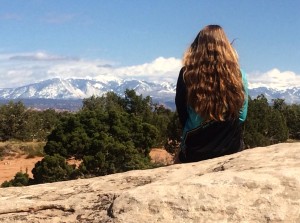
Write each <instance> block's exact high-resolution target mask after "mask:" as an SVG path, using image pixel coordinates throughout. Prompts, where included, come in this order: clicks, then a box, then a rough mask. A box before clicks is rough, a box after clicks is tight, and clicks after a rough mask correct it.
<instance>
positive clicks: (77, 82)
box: [0, 78, 175, 100]
mask: <svg viewBox="0 0 300 223" xmlns="http://www.w3.org/2000/svg"><path fill="white" fill-rule="evenodd" d="M126 89H134V90H135V91H136V92H137V93H138V94H142V95H144V96H147V95H150V96H152V97H153V98H157V99H161V98H164V99H167V100H168V99H171V98H172V99H173V98H174V95H175V85H174V84H169V83H162V84H160V83H154V82H146V81H140V80H123V81H114V80H113V81H103V82H102V81H96V80H86V79H66V80H63V79H60V78H54V79H49V80H45V81H42V82H39V83H35V84H30V85H26V86H22V87H18V88H4V89H0V99H29V98H45V99H83V98H88V97H91V96H93V95H95V96H101V95H103V94H104V93H106V92H108V91H113V92H115V93H117V94H119V95H123V94H124V91H125V90H126Z"/></svg>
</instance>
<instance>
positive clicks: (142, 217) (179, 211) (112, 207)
mask: <svg viewBox="0 0 300 223" xmlns="http://www.w3.org/2000/svg"><path fill="white" fill-rule="evenodd" d="M0 222H7V223H8V222H9V223H12V222H34V223H36V222H51V223H55V222H116V223H117V222H124V223H145V222H167V223H171V222H180V223H182V222H197V223H198V222H300V143H284V144H278V145H273V146H269V147H265V148H255V149H251V150H246V151H243V152H240V153H237V154H234V155H230V156H224V157H220V158H216V159H212V160H207V161H203V162H198V163H190V164H177V165H171V166H168V167H162V168H157V169H152V170H143V171H130V172H126V173H121V174H114V175H109V176H105V177H97V178H91V179H80V180H74V181H67V182H58V183H52V184H43V185H34V186H30V187H22V188H2V189H0Z"/></svg>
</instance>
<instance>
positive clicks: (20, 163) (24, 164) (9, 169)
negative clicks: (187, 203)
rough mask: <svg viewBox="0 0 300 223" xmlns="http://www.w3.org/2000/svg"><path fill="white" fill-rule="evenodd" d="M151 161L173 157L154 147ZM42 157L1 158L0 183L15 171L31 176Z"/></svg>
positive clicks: (164, 161) (167, 162)
mask: <svg viewBox="0 0 300 223" xmlns="http://www.w3.org/2000/svg"><path fill="white" fill-rule="evenodd" d="M150 157H151V159H152V162H154V163H159V164H162V165H170V164H172V163H173V157H172V155H170V154H169V153H168V152H167V151H166V150H164V149H159V148H154V149H152V150H151V152H150ZM42 159H43V157H34V158H30V159H26V155H22V156H14V157H12V156H8V157H5V158H4V159H3V160H0V185H1V183H3V182H4V181H6V180H7V181H9V180H11V179H13V178H14V176H15V175H16V173H17V172H23V173H25V172H26V171H27V173H28V174H29V176H30V177H31V178H32V173H31V170H32V169H33V168H34V165H35V163H37V162H38V161H40V160H42ZM68 162H69V163H70V164H76V165H77V166H78V165H79V164H80V162H79V161H74V160H69V161H68Z"/></svg>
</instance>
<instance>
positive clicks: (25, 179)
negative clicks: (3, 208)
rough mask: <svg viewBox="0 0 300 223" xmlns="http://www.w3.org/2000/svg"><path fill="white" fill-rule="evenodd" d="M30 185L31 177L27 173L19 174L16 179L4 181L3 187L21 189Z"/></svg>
mask: <svg viewBox="0 0 300 223" xmlns="http://www.w3.org/2000/svg"><path fill="white" fill-rule="evenodd" d="M28 185H29V175H28V174H27V173H22V172H17V173H16V175H15V177H14V179H12V180H10V181H4V182H3V183H2V184H1V187H21V186H28Z"/></svg>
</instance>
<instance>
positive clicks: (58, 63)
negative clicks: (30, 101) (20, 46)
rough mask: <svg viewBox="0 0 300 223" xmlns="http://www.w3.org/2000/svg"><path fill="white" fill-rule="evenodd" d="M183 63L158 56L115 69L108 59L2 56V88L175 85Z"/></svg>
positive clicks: (30, 54) (24, 55)
mask: <svg viewBox="0 0 300 223" xmlns="http://www.w3.org/2000/svg"><path fill="white" fill-rule="evenodd" d="M180 67H181V60H180V59H176V58H163V57H159V58H157V59H155V60H154V61H152V62H150V63H145V64H141V65H136V66H123V67H116V66H115V63H113V62H111V61H105V60H83V59H77V58H71V57H64V56H59V55H51V54H48V53H45V52H35V53H19V54H0V78H1V80H3V81H1V82H0V88H8V87H19V86H23V85H26V84H30V83H35V82H38V81H42V80H46V79H49V78H55V77H60V78H64V79H65V78H88V79H96V80H107V81H108V80H121V79H125V78H126V79H132V78H135V79H140V80H146V81H159V82H163V81H168V82H173V83H174V82H176V79H177V76H178V72H179V70H180Z"/></svg>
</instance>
